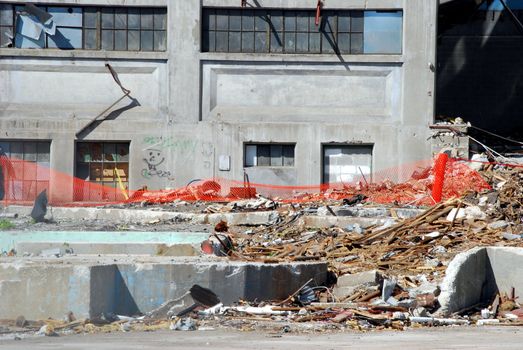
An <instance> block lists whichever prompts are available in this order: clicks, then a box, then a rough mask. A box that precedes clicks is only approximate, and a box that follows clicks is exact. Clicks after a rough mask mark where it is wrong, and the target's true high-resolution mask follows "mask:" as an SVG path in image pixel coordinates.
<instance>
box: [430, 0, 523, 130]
mask: <svg viewBox="0 0 523 350" xmlns="http://www.w3.org/2000/svg"><path fill="white" fill-rule="evenodd" d="M506 2H507V3H508V5H509V6H510V7H511V8H512V9H513V12H514V13H515V15H516V16H517V17H518V18H519V20H520V21H521V22H523V1H507V0H506ZM438 26H439V33H438V74H437V80H436V81H437V95H436V96H437V97H436V114H437V115H438V116H445V117H462V118H463V119H465V120H466V121H470V122H471V123H472V125H474V126H477V127H480V128H483V129H487V130H489V131H492V132H496V133H501V134H503V135H506V136H514V137H517V136H520V138H521V137H523V118H522V114H523V64H521V62H522V60H521V57H523V28H521V27H519V25H518V24H517V21H516V20H515V19H514V18H512V16H511V15H510V14H509V13H508V12H507V11H506V10H503V7H502V5H501V3H500V2H499V0H494V1H491V2H490V5H489V6H488V7H487V5H485V4H483V5H480V6H478V5H476V1H475V0H466V1H454V2H450V3H449V4H446V5H442V6H440V11H439V23H438Z"/></svg>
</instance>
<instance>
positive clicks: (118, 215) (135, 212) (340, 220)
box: [4, 205, 392, 228]
mask: <svg viewBox="0 0 523 350" xmlns="http://www.w3.org/2000/svg"><path fill="white" fill-rule="evenodd" d="M4 212H6V213H12V214H18V215H19V216H28V215H29V214H30V213H31V207H28V206H21V205H10V206H8V207H6V208H4ZM48 216H49V217H50V218H51V217H52V218H53V219H55V220H114V221H118V222H121V223H148V222H150V221H156V220H160V221H186V222H191V223H194V224H210V225H215V224H217V223H218V222H220V221H221V220H224V221H227V223H228V224H229V225H255V226H256V225H270V224H273V223H276V222H277V220H278V218H279V217H280V214H279V212H278V211H252V212H241V213H213V214H199V213H180V212H170V211H155V210H147V209H117V208H84V207H50V209H49V210H48ZM300 220H302V222H303V223H304V224H305V225H306V226H308V227H318V228H323V227H330V226H341V227H343V226H347V225H350V224H360V225H361V226H362V227H363V228H366V227H369V226H372V225H383V224H384V223H386V222H388V221H390V220H392V218H391V217H381V218H380V217H362V216H354V217H353V216H320V215H306V216H303V217H302V218H301V219H300Z"/></svg>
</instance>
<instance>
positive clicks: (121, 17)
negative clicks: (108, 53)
mask: <svg viewBox="0 0 523 350" xmlns="http://www.w3.org/2000/svg"><path fill="white" fill-rule="evenodd" d="M114 27H115V28H116V29H127V9H125V8H117V9H115V10H114Z"/></svg>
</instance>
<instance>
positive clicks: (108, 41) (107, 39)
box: [102, 30, 114, 50]
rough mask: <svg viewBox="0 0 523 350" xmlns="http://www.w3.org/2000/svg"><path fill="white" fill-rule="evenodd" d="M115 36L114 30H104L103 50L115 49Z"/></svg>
mask: <svg viewBox="0 0 523 350" xmlns="http://www.w3.org/2000/svg"><path fill="white" fill-rule="evenodd" d="M113 37H114V31H113V30H102V50H114V41H113Z"/></svg>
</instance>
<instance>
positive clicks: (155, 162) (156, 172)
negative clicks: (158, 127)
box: [142, 148, 171, 179]
mask: <svg viewBox="0 0 523 350" xmlns="http://www.w3.org/2000/svg"><path fill="white" fill-rule="evenodd" d="M144 153H145V158H143V161H144V162H145V165H146V166H147V167H146V168H144V169H142V176H143V177H144V178H146V179H150V178H152V177H153V176H158V177H170V176H171V172H170V171H165V170H161V169H159V167H160V165H162V164H163V162H164V161H165V157H164V156H163V154H162V151H161V150H159V149H154V148H148V149H145V150H144Z"/></svg>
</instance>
